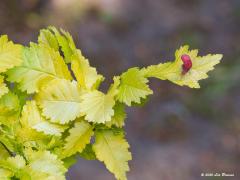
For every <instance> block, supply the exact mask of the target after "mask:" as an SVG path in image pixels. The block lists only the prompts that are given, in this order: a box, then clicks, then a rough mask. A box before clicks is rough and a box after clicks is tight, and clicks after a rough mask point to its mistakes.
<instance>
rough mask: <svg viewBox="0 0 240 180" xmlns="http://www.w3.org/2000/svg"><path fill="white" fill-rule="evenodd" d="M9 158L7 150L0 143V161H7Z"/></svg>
mask: <svg viewBox="0 0 240 180" xmlns="http://www.w3.org/2000/svg"><path fill="white" fill-rule="evenodd" d="M9 156H10V154H9V153H8V151H7V149H6V148H5V147H4V146H3V144H1V143H0V160H4V159H7V158H8V157H9ZM0 174H1V173H0ZM0 177H1V176H0Z"/></svg>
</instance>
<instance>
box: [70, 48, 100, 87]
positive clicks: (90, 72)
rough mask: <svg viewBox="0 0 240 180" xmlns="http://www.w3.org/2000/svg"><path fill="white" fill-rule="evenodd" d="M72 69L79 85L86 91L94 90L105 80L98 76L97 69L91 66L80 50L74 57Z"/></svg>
mask: <svg viewBox="0 0 240 180" xmlns="http://www.w3.org/2000/svg"><path fill="white" fill-rule="evenodd" d="M71 68H72V70H73V73H74V75H75V77H76V79H77V81H78V83H79V85H80V86H81V87H83V88H85V89H94V88H95V87H96V86H97V85H98V84H99V83H100V82H101V81H102V80H103V76H102V75H99V74H97V71H96V68H93V67H91V66H90V65H89V62H88V60H87V59H86V58H85V57H84V56H83V55H82V54H81V51H80V50H78V51H76V53H75V54H74V55H73V56H72V60H71Z"/></svg>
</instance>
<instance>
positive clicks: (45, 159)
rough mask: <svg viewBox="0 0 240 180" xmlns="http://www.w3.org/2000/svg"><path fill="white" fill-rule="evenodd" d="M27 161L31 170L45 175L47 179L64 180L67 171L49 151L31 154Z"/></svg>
mask: <svg viewBox="0 0 240 180" xmlns="http://www.w3.org/2000/svg"><path fill="white" fill-rule="evenodd" d="M28 160H29V164H28V167H29V168H30V169H31V170H33V171H35V172H39V173H45V174H47V177H48V179H59V180H63V179H65V177H64V174H65V172H66V171H67V170H66V168H65V167H64V165H63V162H62V161H61V160H59V159H58V158H57V156H56V155H54V154H52V153H50V152H49V151H37V152H32V153H31V154H28ZM46 179H47V178H46Z"/></svg>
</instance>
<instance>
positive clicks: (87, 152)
mask: <svg viewBox="0 0 240 180" xmlns="http://www.w3.org/2000/svg"><path fill="white" fill-rule="evenodd" d="M80 156H81V157H82V158H84V159H86V160H96V155H95V152H94V151H93V148H92V144H87V145H86V147H85V148H84V150H83V151H82V152H81V153H80Z"/></svg>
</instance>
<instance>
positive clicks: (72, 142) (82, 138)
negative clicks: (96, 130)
mask: <svg viewBox="0 0 240 180" xmlns="http://www.w3.org/2000/svg"><path fill="white" fill-rule="evenodd" d="M69 133H70V135H69V136H68V137H67V138H66V144H65V146H64V148H63V157H69V156H71V155H73V154H75V153H76V152H82V151H83V149H84V148H85V147H86V145H87V144H89V143H90V140H91V137H92V135H93V126H91V125H90V124H89V123H88V122H86V121H83V120H82V121H81V122H76V123H75V126H74V127H73V128H72V129H70V130H69Z"/></svg>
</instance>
